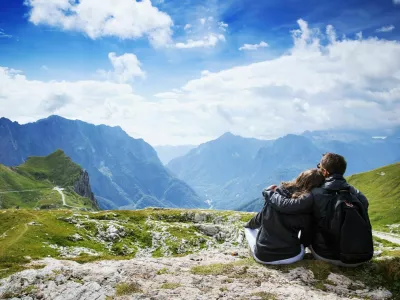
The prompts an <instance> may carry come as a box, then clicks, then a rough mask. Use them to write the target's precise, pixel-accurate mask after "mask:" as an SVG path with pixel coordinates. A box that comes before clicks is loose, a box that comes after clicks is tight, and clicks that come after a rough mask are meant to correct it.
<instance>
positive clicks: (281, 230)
mask: <svg viewBox="0 0 400 300" xmlns="http://www.w3.org/2000/svg"><path fill="white" fill-rule="evenodd" d="M274 193H278V194H280V195H282V196H284V197H285V198H290V197H291V193H290V191H288V190H287V189H285V188H283V187H282V186H280V187H278V188H277V189H276V191H275V192H273V191H271V190H264V191H263V196H264V199H265V204H264V207H263V209H262V210H261V212H259V213H258V214H257V215H256V216H255V217H254V218H253V219H251V220H250V221H249V222H248V223H247V224H246V226H245V227H246V228H251V229H256V228H259V232H258V235H257V241H256V246H255V249H254V254H255V256H256V257H257V258H258V259H259V260H262V261H265V262H271V261H277V260H283V259H288V258H292V257H295V256H296V255H298V254H300V252H301V246H300V245H301V244H303V245H304V246H308V245H309V244H310V242H311V240H310V236H311V235H310V232H311V221H312V219H311V214H284V213H280V212H278V211H277V210H276V209H274V208H273V207H272V206H271V203H270V198H271V196H272V195H273V194H274ZM299 231H301V238H300V239H299Z"/></svg>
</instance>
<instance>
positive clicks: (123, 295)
mask: <svg viewBox="0 0 400 300" xmlns="http://www.w3.org/2000/svg"><path fill="white" fill-rule="evenodd" d="M232 252H238V254H239V255H238V256H233V255H232ZM243 257H248V252H247V250H246V249H245V248H243V247H241V248H232V249H230V250H227V251H220V250H215V249H214V250H205V251H202V252H199V253H196V254H191V255H187V256H185V257H174V258H171V257H164V258H149V257H142V258H135V259H131V260H126V261H99V262H95V263H87V264H78V263H76V262H73V261H62V260H55V259H52V258H46V259H43V260H41V261H36V262H35V264H36V265H46V266H45V267H44V268H43V269H37V270H33V269H31V270H26V271H23V272H20V273H17V274H14V275H12V276H10V277H9V278H7V279H3V280H1V281H0V297H3V298H13V299H32V300H33V299H35V300H36V299H55V300H78V299H79V300H94V299H99V300H100V299H104V300H105V299H185V300H190V299H193V300H194V299H196V300H202V299H204V300H206V299H207V300H208V299H254V300H259V299H295V300H301V299H329V300H331V299H332V300H333V299H350V298H351V299H365V298H368V299H388V298H389V297H390V296H391V294H390V292H388V291H386V290H382V289H375V290H371V289H369V288H368V287H366V286H364V285H363V284H362V283H359V282H356V283H355V282H352V281H351V280H350V279H348V278H346V277H344V276H342V275H336V274H331V275H330V276H329V280H330V283H331V284H332V285H331V286H330V287H328V288H327V291H323V290H320V289H317V288H316V287H315V286H314V282H315V279H314V274H313V272H312V271H310V270H306V269H304V268H295V269H292V270H291V271H290V272H288V273H283V272H281V271H278V270H276V269H274V268H269V267H265V266H262V265H258V264H254V263H252V262H251V260H249V259H247V260H243ZM212 264H218V266H225V267H223V268H217V271H216V272H214V273H213V272H211V274H209V275H207V274H204V273H203V274H201V272H200V273H199V272H196V271H195V270H196V268H197V270H198V268H199V267H202V266H210V265H212ZM193 268H195V269H193ZM268 297H269V298H268Z"/></svg>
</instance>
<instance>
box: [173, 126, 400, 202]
mask: <svg viewBox="0 0 400 300" xmlns="http://www.w3.org/2000/svg"><path fill="white" fill-rule="evenodd" d="M399 136H400V134H399V132H398V131H394V132H393V133H392V134H391V135H389V136H387V137H386V138H384V139H382V138H379V139H376V138H372V136H371V135H368V134H366V133H359V132H350V131H348V132H346V131H319V132H305V133H304V134H302V135H293V134H289V135H286V136H284V137H281V138H278V139H276V140H271V141H263V140H257V139H248V138H243V137H240V136H235V135H233V134H231V133H226V134H224V135H223V136H221V137H220V138H218V139H216V140H214V141H211V142H207V143H204V144H202V145H200V146H199V147H197V148H195V149H192V150H191V151H190V152H189V153H188V154H186V155H185V156H183V157H179V158H176V159H173V160H172V161H171V162H170V163H168V165H167V167H168V168H169V169H170V170H171V171H172V172H173V173H174V174H176V175H177V176H178V178H180V179H182V180H184V181H185V182H187V183H188V184H189V185H190V186H191V187H193V189H194V190H195V191H196V192H197V193H198V194H199V195H200V196H201V197H204V198H206V199H207V201H208V202H209V203H211V204H212V206H213V207H214V208H217V209H237V208H238V207H242V206H243V205H245V204H247V203H249V201H251V200H252V199H259V197H260V195H261V191H262V189H263V188H264V187H266V186H268V185H270V184H279V183H280V182H281V181H287V180H291V179H293V178H295V177H296V176H297V175H298V174H299V173H300V172H301V171H303V170H305V169H309V168H315V167H316V165H317V163H318V162H319V161H320V158H321V155H322V154H323V153H326V152H335V153H339V154H341V155H343V156H344V157H345V158H346V160H347V162H348V167H347V173H346V175H351V174H355V173H359V172H364V171H367V170H371V169H374V168H377V167H380V166H382V165H387V164H392V163H394V162H397V161H399V159H400V156H399V153H400V139H399ZM260 203H262V201H260Z"/></svg>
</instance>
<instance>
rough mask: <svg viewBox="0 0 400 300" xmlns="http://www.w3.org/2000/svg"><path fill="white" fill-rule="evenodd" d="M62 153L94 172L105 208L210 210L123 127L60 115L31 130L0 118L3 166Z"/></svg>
mask: <svg viewBox="0 0 400 300" xmlns="http://www.w3.org/2000/svg"><path fill="white" fill-rule="evenodd" d="M57 149H62V150H64V152H65V153H66V154H67V155H68V156H69V157H71V158H72V160H73V161H74V162H76V163H78V164H79V165H81V166H82V167H83V168H85V169H86V170H87V171H88V172H89V174H90V181H91V185H92V188H93V192H94V194H95V195H96V198H97V199H98V201H99V204H100V207H101V208H104V209H117V208H120V209H137V208H143V207H147V206H158V207H183V208H195V207H205V206H206V205H205V203H204V202H203V201H202V200H201V199H200V197H199V196H198V195H197V194H196V193H195V192H194V191H193V189H192V188H190V187H189V186H188V185H187V184H186V183H184V182H183V181H181V180H179V179H177V178H176V177H174V176H173V175H172V174H171V173H170V172H169V171H168V170H167V169H166V168H165V167H164V166H163V165H162V164H161V162H160V160H159V159H158V157H157V154H156V152H155V150H154V149H153V148H152V147H151V146H150V145H149V144H147V143H146V142H145V141H143V140H142V139H134V138H132V137H130V136H129V135H127V134H126V133H125V132H124V131H123V130H122V129H121V128H120V127H109V126H105V125H100V126H95V125H92V124H88V123H85V122H82V121H73V120H68V119H64V118H61V117H58V116H51V117H49V118H47V119H43V120H40V121H37V122H35V123H29V124H26V125H20V124H18V123H17V122H11V121H10V120H8V119H5V118H1V119H0V163H2V164H4V165H7V166H16V165H19V164H21V163H23V162H24V161H25V160H26V159H27V157H28V156H32V155H35V156H45V155H48V154H50V153H52V152H54V151H55V150H57Z"/></svg>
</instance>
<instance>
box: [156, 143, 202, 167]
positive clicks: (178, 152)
mask: <svg viewBox="0 0 400 300" xmlns="http://www.w3.org/2000/svg"><path fill="white" fill-rule="evenodd" d="M196 147H197V146H195V145H181V146H155V147H154V149H155V150H156V151H157V154H158V157H159V158H160V160H161V162H162V163H163V164H164V165H167V164H168V163H169V162H170V161H171V160H173V159H175V158H177V157H180V156H184V155H186V154H187V153H188V152H189V151H190V150H192V149H194V148H196Z"/></svg>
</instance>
